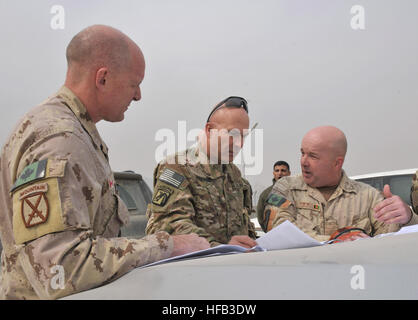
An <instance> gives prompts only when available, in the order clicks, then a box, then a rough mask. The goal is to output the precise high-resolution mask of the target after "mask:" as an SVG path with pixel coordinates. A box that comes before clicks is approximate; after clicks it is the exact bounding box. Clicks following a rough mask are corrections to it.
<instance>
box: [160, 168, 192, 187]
mask: <svg viewBox="0 0 418 320" xmlns="http://www.w3.org/2000/svg"><path fill="white" fill-rule="evenodd" d="M158 179H159V180H160V181H163V182H165V183H168V184H169V185H171V186H173V187H176V188H178V187H180V185H181V184H182V183H183V181H184V180H185V179H186V178H185V177H183V176H182V175H181V174H178V173H177V172H175V171H173V170H171V169H168V168H166V169H164V171H163V172H162V173H161V175H160V177H159V178H158Z"/></svg>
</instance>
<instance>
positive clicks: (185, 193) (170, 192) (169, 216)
mask: <svg viewBox="0 0 418 320" xmlns="http://www.w3.org/2000/svg"><path fill="white" fill-rule="evenodd" d="M247 112H248V109H247V102H246V101H245V100H244V99H242V98H239V97H232V98H229V99H226V100H224V101H222V102H221V103H219V104H218V105H217V106H216V107H215V108H214V109H213V111H212V113H211V115H210V116H209V118H208V121H207V123H206V126H205V135H204V137H202V136H201V137H200V139H199V142H198V143H197V145H195V146H194V147H192V148H190V149H188V150H186V151H183V152H180V153H178V154H176V155H174V156H170V157H168V158H167V159H165V160H164V161H162V162H161V163H160V164H158V165H157V167H156V169H155V171H154V195H153V200H152V203H151V204H150V205H149V207H148V212H147V215H148V217H149V221H148V225H147V229H146V230H147V233H148V234H152V233H155V232H157V231H159V230H164V231H167V232H169V233H172V234H184V233H190V232H194V233H197V234H198V235H200V236H202V237H205V238H206V239H207V240H208V241H209V242H210V244H211V246H216V245H218V244H221V243H230V244H238V245H242V246H245V247H253V246H254V245H256V243H255V241H254V240H253V239H255V228H254V225H253V224H252V223H251V221H250V214H251V211H252V191H251V186H250V184H249V183H248V181H246V180H244V179H243V178H242V177H241V172H240V170H239V169H238V168H237V167H236V166H235V165H234V164H233V163H232V161H233V159H234V157H235V156H236V154H237V153H238V151H239V150H240V149H241V148H242V145H243V135H244V134H245V132H244V131H245V130H248V126H249V119H248V114H247ZM228 133H229V134H228ZM234 133H236V135H235V138H237V139H234V138H233V137H232V136H233V135H234ZM225 138H226V140H225ZM222 141H224V143H222Z"/></svg>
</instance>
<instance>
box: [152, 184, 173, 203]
mask: <svg viewBox="0 0 418 320" xmlns="http://www.w3.org/2000/svg"><path fill="white" fill-rule="evenodd" d="M172 193H173V191H172V190H170V189H168V188H158V189H157V192H155V195H154V197H153V198H152V203H153V204H155V205H157V206H160V207H164V205H165V204H166V203H167V201H168V199H169V198H170V196H171V194H172Z"/></svg>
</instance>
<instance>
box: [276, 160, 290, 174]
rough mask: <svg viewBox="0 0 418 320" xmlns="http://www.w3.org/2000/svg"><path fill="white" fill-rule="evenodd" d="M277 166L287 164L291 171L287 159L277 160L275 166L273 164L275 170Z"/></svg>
mask: <svg viewBox="0 0 418 320" xmlns="http://www.w3.org/2000/svg"><path fill="white" fill-rule="evenodd" d="M276 166H286V167H287V170H289V171H290V166H289V164H288V163H287V162H286V161H283V160H280V161H276V163H275V164H274V166H273V170H274V168H275V167H276Z"/></svg>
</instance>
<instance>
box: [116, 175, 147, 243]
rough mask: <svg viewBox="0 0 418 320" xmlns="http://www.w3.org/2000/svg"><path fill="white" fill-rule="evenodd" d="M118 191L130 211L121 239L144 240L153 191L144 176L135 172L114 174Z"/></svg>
mask: <svg viewBox="0 0 418 320" xmlns="http://www.w3.org/2000/svg"><path fill="white" fill-rule="evenodd" d="M114 176H115V181H116V190H117V192H118V194H119V197H121V199H122V200H123V202H124V203H125V205H126V206H127V207H128V210H129V224H128V225H126V226H124V227H123V228H122V229H121V234H120V236H121V237H129V238H142V237H143V236H145V228H146V226H147V221H148V220H147V217H146V215H145V213H146V211H147V206H148V204H149V203H150V202H151V199H152V191H151V189H150V188H149V186H148V185H147V183H146V182H145V181H144V179H143V178H142V176H141V175H140V174H138V173H135V172H133V171H124V172H114Z"/></svg>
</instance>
